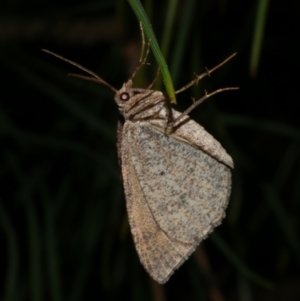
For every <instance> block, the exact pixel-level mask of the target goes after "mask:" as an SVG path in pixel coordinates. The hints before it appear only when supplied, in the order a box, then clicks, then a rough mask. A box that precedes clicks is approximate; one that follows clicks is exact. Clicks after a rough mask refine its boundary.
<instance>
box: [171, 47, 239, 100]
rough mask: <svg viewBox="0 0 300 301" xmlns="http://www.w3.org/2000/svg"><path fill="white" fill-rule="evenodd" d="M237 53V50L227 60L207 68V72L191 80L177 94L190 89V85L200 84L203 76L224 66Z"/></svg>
mask: <svg viewBox="0 0 300 301" xmlns="http://www.w3.org/2000/svg"><path fill="white" fill-rule="evenodd" d="M235 55H236V52H235V53H234V54H232V55H231V56H229V57H228V58H227V59H226V60H224V61H223V62H221V63H220V64H219V65H217V66H215V67H214V68H212V69H210V70H209V69H206V72H204V73H202V74H201V75H197V77H196V78H195V79H194V80H192V81H191V82H189V83H188V84H187V85H185V86H183V87H182V88H181V89H179V90H177V91H175V94H178V93H180V92H182V91H185V90H186V89H188V88H189V87H191V86H193V85H194V84H196V85H198V82H199V80H201V79H202V78H203V77H205V76H207V75H208V76H210V74H211V73H212V72H214V71H215V70H217V69H218V68H220V67H221V66H223V65H224V64H226V63H227V62H228V61H229V60H231V59H232V58H233V57H234V56H235Z"/></svg>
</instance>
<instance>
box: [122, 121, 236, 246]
mask: <svg viewBox="0 0 300 301" xmlns="http://www.w3.org/2000/svg"><path fill="white" fill-rule="evenodd" d="M128 124H130V126H129V128H128V129H127V130H125V131H126V135H127V141H130V144H129V145H128V150H129V153H130V160H131V162H130V164H131V165H132V168H133V169H134V172H135V176H136V180H137V181H138V183H139V186H140V188H141V192H142V194H143V200H144V202H145V203H146V204H147V205H148V207H149V209H150V212H151V214H152V217H153V219H154V220H155V222H156V223H157V225H158V227H159V228H160V229H161V230H162V231H163V232H164V233H165V234H166V235H167V236H168V237H169V238H170V239H171V240H172V241H174V240H177V241H178V242H181V243H187V244H194V245H195V246H197V245H198V244H199V242H200V241H201V240H202V239H204V238H205V237H206V236H207V235H208V234H209V233H210V232H211V231H212V230H213V229H214V228H215V227H216V226H217V225H219V224H220V223H221V221H222V219H223V218H224V216H225V209H226V207H227V204H228V199H229V196H230V190H231V172H230V169H229V167H227V166H226V165H224V164H222V163H220V162H219V161H217V160H216V159H214V158H212V157H210V156H209V155H208V154H206V153H204V152H203V151H201V150H200V149H197V148H196V147H193V146H192V145H190V144H188V143H185V142H183V141H182V140H178V139H176V138H175V137H173V136H170V135H166V134H164V133H163V132H162V131H160V130H159V129H157V128H155V127H153V126H152V125H150V124H149V123H147V122H139V123H128ZM125 131H123V133H124V132H125Z"/></svg>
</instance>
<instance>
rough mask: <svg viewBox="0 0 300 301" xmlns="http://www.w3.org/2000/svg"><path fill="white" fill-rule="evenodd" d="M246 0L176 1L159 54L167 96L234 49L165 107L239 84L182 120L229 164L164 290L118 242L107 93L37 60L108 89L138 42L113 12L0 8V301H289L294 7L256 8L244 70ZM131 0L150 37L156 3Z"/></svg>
mask: <svg viewBox="0 0 300 301" xmlns="http://www.w3.org/2000/svg"><path fill="white" fill-rule="evenodd" d="M261 2H264V1H238V0H227V1H226V0H223V1H222V0H214V1H212V0H206V1H205V0H202V1H193V0H189V1H179V5H178V8H177V10H176V14H175V22H174V26H173V27H172V29H171V33H170V34H171V39H170V42H171V43H170V48H169V51H168V53H167V54H166V60H167V62H168V64H169V66H170V70H171V72H172V77H173V79H174V85H175V87H176V88H180V87H181V86H183V85H184V84H186V83H187V82H188V81H190V80H192V79H193V78H194V72H196V73H197V74H199V73H202V72H203V71H205V67H208V68H211V67H213V66H215V65H216V64H218V63H219V62H221V61H222V60H223V59H225V58H226V57H228V56H229V55H230V54H232V53H233V52H235V51H237V52H238V54H237V56H236V57H235V58H234V59H232V60H231V61H230V62H228V63H227V64H226V65H225V66H223V67H222V68H221V69H219V70H218V71H216V72H215V73H213V74H212V75H211V77H210V78H206V79H205V80H203V81H202V82H201V83H199V85H198V86H196V87H193V88H191V89H189V90H188V91H187V92H185V93H182V95H179V96H178V99H177V101H178V105H176V109H177V110H183V109H185V108H187V107H188V106H189V105H190V104H191V97H195V98H199V97H200V96H201V95H203V93H204V92H205V90H207V91H208V92H211V91H213V90H215V89H218V88H222V87H228V86H239V87H240V90H238V91H231V92H224V93H222V94H219V95H217V96H215V97H213V98H212V99H210V100H208V101H206V102H205V103H204V104H202V105H201V106H199V107H198V108H196V109H195V110H194V111H193V112H192V113H191V116H192V118H193V119H195V120H196V121H197V122H199V123H200V124H201V125H203V126H204V127H205V128H206V129H207V131H208V132H210V133H211V134H212V135H213V136H214V137H215V138H216V139H218V140H219V141H220V142H221V143H222V145H223V146H224V147H225V149H226V150H227V151H228V153H229V154H230V155H231V156H232V157H233V160H234V162H235V169H234V170H233V190H232V196H231V200H230V203H229V207H228V209H227V217H226V219H225V220H224V221H223V223H222V226H220V227H218V228H217V230H216V231H214V233H213V234H212V235H211V236H210V237H209V238H208V239H207V240H205V241H204V242H203V243H202V244H201V245H200V247H199V248H198V249H197V251H196V252H195V255H192V256H191V257H190V258H189V260H188V261H187V262H186V263H185V264H184V265H183V266H182V267H181V268H180V269H179V270H178V271H176V272H175V274H174V275H173V276H172V277H171V279H170V280H169V282H168V283H167V284H166V285H164V286H160V285H157V284H155V283H154V282H152V281H151V280H150V278H149V276H148V275H147V274H146V272H145V271H144V269H143V267H142V266H141V264H140V263H139V260H138V257H137V254H136V251H135V249H134V245H133V240H132V237H131V233H130V229H129V225H128V221H127V214H126V208H125V198H124V194H123V189H122V186H121V181H120V173H119V168H118V163H117V155H116V146H115V143H116V135H115V131H116V123H117V120H118V110H117V107H116V105H115V103H114V101H113V93H112V92H111V91H110V90H108V89H107V88H105V87H102V86H99V85H97V84H94V83H88V82H84V81H80V80H79V79H76V78H71V77H67V74H68V73H69V72H78V70H76V69H75V68H74V67H73V66H71V65H67V64H66V63H64V62H62V61H59V60H57V59H55V58H53V57H51V56H49V55H47V54H45V53H43V52H41V51H40V49H41V48H47V49H50V50H52V51H54V52H57V53H59V54H61V55H63V56H65V57H67V58H69V59H71V60H74V61H76V62H78V63H80V64H82V65H83V66H85V67H87V68H89V69H91V70H93V71H95V72H96V73H97V74H99V75H100V76H101V77H102V78H103V79H105V80H106V81H107V82H109V83H111V84H112V85H113V86H115V87H116V88H119V87H121V85H122V83H123V82H125V81H126V79H128V78H129V76H130V75H131V73H132V71H133V70H134V68H135V66H136V64H137V61H138V59H139V54H140V45H141V37H140V32H139V25H138V21H137V19H136V17H135V15H134V14H133V12H132V10H131V8H130V6H129V4H128V3H127V1H125V0H124V1H112V0H107V1H79V0H77V1H63V2H62V1H43V2H42V1H20V0H15V1H6V2H5V3H4V2H3V3H1V4H0V15H1V18H0V43H1V48H0V66H1V67H0V68H1V69H0V70H1V94H0V97H1V102H0V134H1V159H0V160H1V161H0V162H1V166H0V177H1V180H0V233H1V236H0V239H1V242H0V246H1V248H0V262H1V267H0V281H1V286H0V295H1V299H2V300H7V301H8V300H16V301H19V300H20V301H21V300H34V301H39V300H53V301H60V300H70V301H77V300H78V301H79V300H101V299H102V300H213V301H221V300H241V301H251V300H255V301H256V300H266V301H268V300H272V301H273V300H275V301H276V300H284V301H294V300H295V301H296V300H300V271H299V264H300V242H299V213H300V210H299V209H300V160H299V154H300V144H299V139H300V127H299V126H300V122H299V120H300V118H299V101H300V100H299V89H298V87H299V75H298V73H299V71H298V70H299V54H300V43H299V37H300V26H299V25H300V24H299V23H300V3H299V2H298V1H291V0H287V1H285V2H283V1H276V0H274V1H269V6H268V9H267V10H266V15H265V17H266V23H265V28H264V30H263V34H264V36H263V40H262V41H263V42H262V45H261V48H260V60H259V62H258V65H257V67H255V66H254V67H253V66H252V67H250V57H251V53H252V49H253V48H252V47H253V43H254V42H253V35H254V29H255V26H256V25H257V22H260V17H259V16H258V14H257V5H258V3H261ZM143 3H144V4H145V6H146V7H147V8H146V11H147V14H148V16H149V18H150V20H151V23H152V25H153V29H154V32H155V33H156V35H157V39H158V41H159V43H161V42H162V39H164V38H163V32H164V29H165V26H166V22H167V20H168V14H169V12H170V8H169V7H168V5H169V1H155V0H153V1H150V0H148V1H145V2H143ZM187 5H189V7H187ZM186 28H187V34H185V35H184V38H182V37H181V36H180V30H181V29H186ZM178 45H181V46H182V47H183V48H182V49H183V52H182V55H180V57H179V58H175V59H174V53H176V49H177V50H178V47H180V46H178ZM149 62H150V63H151V65H150V66H145V67H144V68H143V70H141V72H140V73H139V74H138V76H137V78H136V80H135V86H137V87H147V85H148V83H149V82H151V80H152V79H153V77H154V76H155V73H156V70H157V65H156V63H155V61H154V59H153V56H152V55H151V54H150V57H149ZM176 70H177V72H176ZM78 73H80V72H78ZM159 89H163V87H160V88H159Z"/></svg>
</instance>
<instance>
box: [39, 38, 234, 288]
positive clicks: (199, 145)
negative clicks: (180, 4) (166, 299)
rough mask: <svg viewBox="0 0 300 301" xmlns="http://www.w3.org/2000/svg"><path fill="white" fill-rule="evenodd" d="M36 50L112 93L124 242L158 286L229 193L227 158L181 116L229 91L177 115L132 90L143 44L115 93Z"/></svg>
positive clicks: (163, 102) (217, 219)
mask: <svg viewBox="0 0 300 301" xmlns="http://www.w3.org/2000/svg"><path fill="white" fill-rule="evenodd" d="M143 46H144V39H143ZM43 51H45V52H47V53H49V54H51V55H54V56H56V57H57V58H59V59H62V60H64V61H66V62H68V63H70V64H72V65H74V66H76V67H77V68H79V69H81V70H83V71H85V72H87V73H88V74H89V75H91V77H90V76H83V75H76V74H71V75H73V76H76V77H79V78H81V79H85V80H90V81H94V82H97V83H100V84H102V85H105V86H107V87H108V88H110V89H111V90H112V91H113V92H114V93H115V98H114V99H115V102H116V104H117V106H118V109H119V112H120V115H121V116H122V119H121V120H120V121H119V123H118V126H117V148H118V157H119V162H120V166H121V170H122V177H123V185H124V192H125V198H126V207H127V212H128V217H129V224H130V227H131V232H132V236H133V239H134V243H135V247H136V250H137V253H138V256H139V259H140V261H141V263H142V265H143V266H144V267H145V269H146V270H147V272H148V273H149V274H150V276H151V277H152V278H153V279H154V280H156V281H157V282H159V283H165V282H166V281H168V279H169V278H170V276H171V275H172V274H173V272H174V271H175V270H176V269H177V268H179V267H180V266H181V265H182V263H183V262H184V261H185V260H186V259H187V258H188V257H189V256H190V254H191V253H192V252H193V251H194V250H195V249H196V247H197V246H198V245H199V243H200V242H201V241H202V240H203V239H205V238H206V237H207V236H208V234H209V233H211V232H212V230H213V229H214V228H215V227H216V226H218V225H219V224H220V223H221V221H222V219H223V218H224V217H225V209H226V207H227V204H228V201H229V196H230V192H231V171H230V170H231V169H232V168H233V161H232V158H231V157H230V156H229V155H228V154H227V153H226V151H225V150H224V148H223V147H222V146H221V144H220V143H219V142H218V141H217V140H215V139H214V138H213V137H212V136H211V135H210V134H209V133H208V132H206V131H205V129H204V128H203V127H202V126H201V125H199V124H198V123H196V122H195V121H193V120H192V119H190V117H189V116H188V114H189V112H190V111H191V110H193V109H194V108H195V107H196V106H198V105H199V104H200V103H202V102H203V101H204V100H205V99H207V98H209V97H211V96H212V95H214V94H216V93H219V92H222V91H224V90H232V89H235V88H225V89H219V90H216V91H214V92H212V93H210V94H206V95H205V96H203V97H202V98H201V99H199V100H198V101H196V102H194V103H193V104H192V105H191V106H190V107H189V108H188V109H187V110H186V111H184V112H183V113H180V112H177V111H176V110H174V109H172V108H171V107H170V102H169V100H168V99H167V97H166V96H165V95H164V94H163V93H162V92H161V91H155V90H152V89H151V88H152V85H150V86H149V87H148V88H147V89H140V88H134V87H133V78H134V76H135V74H136V72H137V71H138V70H139V68H140V67H141V66H143V65H144V64H145V62H146V58H147V56H148V52H149V45H148V50H147V54H146V56H145V59H144V60H143V59H142V56H141V59H140V64H139V65H138V67H137V69H136V70H135V72H134V74H133V75H132V76H131V78H130V79H129V80H127V81H126V82H125V83H124V84H123V86H122V87H121V89H119V90H117V89H116V88H114V87H112V86H111V85H110V84H108V83H107V82H105V81H104V80H103V79H102V78H100V77H99V76H98V75H97V74H95V73H94V72H92V71H90V70H88V69H86V68H84V67H83V66H81V65H79V64H77V63H75V62H73V61H70V60H68V59H66V58H64V57H62V56H60V55H57V54H55V53H53V52H51V51H48V50H43ZM142 53H143V51H142ZM232 56H233V55H232ZM232 56H231V57H232ZM231 57H229V58H228V59H226V60H225V61H224V62H222V63H221V64H219V65H218V66H216V67H215V68H213V69H211V70H207V72H205V73H203V74H202V75H200V76H197V78H196V79H194V80H193V81H191V82H190V83H189V84H188V85H186V86H184V87H183V88H182V89H180V90H178V91H176V93H179V92H181V91H183V90H185V89H187V88H189V87H190V86H191V85H193V84H195V83H196V82H198V81H199V80H200V79H201V78H202V77H204V76H206V75H209V74H210V73H211V72H212V71H214V70H215V69H217V68H219V67H220V66H221V65H223V64H224V63H226V62H227V61H228V60H229V59H230V58H231Z"/></svg>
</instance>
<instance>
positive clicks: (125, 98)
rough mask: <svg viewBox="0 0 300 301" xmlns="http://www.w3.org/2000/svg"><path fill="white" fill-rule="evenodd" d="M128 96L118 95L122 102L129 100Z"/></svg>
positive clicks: (125, 94)
mask: <svg viewBox="0 0 300 301" xmlns="http://www.w3.org/2000/svg"><path fill="white" fill-rule="evenodd" d="M129 98H130V96H129V94H128V93H127V92H123V93H121V94H120V99H121V100H123V101H127V100H129Z"/></svg>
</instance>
